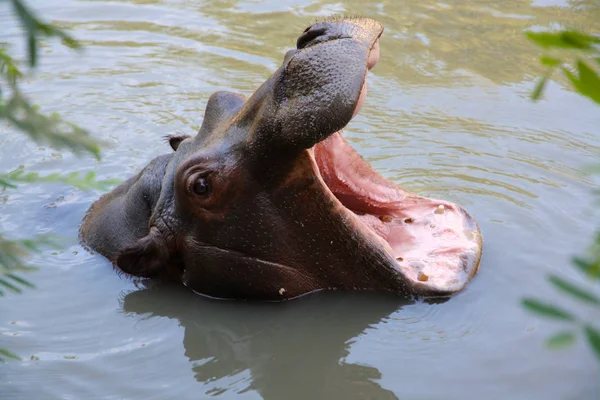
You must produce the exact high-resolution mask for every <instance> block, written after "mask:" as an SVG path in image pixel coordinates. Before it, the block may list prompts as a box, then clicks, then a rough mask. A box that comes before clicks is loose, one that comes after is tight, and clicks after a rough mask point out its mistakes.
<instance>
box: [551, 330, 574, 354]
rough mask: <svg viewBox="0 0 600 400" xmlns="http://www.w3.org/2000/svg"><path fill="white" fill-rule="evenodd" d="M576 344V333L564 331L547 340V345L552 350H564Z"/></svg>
mask: <svg viewBox="0 0 600 400" xmlns="http://www.w3.org/2000/svg"><path fill="white" fill-rule="evenodd" d="M574 342H575V333H573V332H569V331H564V332H559V333H557V334H556V335H553V336H551V337H549V338H548V340H546V345H547V346H548V347H549V348H551V349H554V350H556V349H562V348H565V347H568V346H570V345H572V344H573V343H574Z"/></svg>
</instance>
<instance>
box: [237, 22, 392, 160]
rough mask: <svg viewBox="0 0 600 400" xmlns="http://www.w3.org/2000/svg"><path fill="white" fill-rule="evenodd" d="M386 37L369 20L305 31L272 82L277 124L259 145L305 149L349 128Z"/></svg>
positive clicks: (322, 24) (261, 137) (320, 25)
mask: <svg viewBox="0 0 600 400" xmlns="http://www.w3.org/2000/svg"><path fill="white" fill-rule="evenodd" d="M382 33H383V27H382V25H381V24H379V23H378V22H376V21H374V20H371V19H366V18H356V19H332V20H329V21H324V22H320V23H317V24H315V25H312V26H311V27H309V28H308V29H306V30H305V31H304V33H303V34H302V36H300V38H299V39H298V42H297V48H298V49H297V50H292V51H290V52H288V54H287V55H286V57H285V60H284V63H283V65H282V67H281V68H280V69H279V70H278V71H277V72H276V73H275V75H274V76H273V77H272V80H271V82H272V85H273V102H274V103H275V104H274V107H272V108H271V109H272V110H274V114H275V115H272V114H271V115H270V117H269V119H270V120H272V121H273V123H264V124H263V126H264V127H265V128H266V129H264V130H263V129H259V132H257V135H256V139H255V140H257V141H259V142H262V141H264V142H265V143H273V144H275V145H276V143H281V144H284V145H287V146H292V147H294V148H297V149H298V148H303V149H305V148H310V147H312V146H313V145H315V144H316V143H318V142H320V141H322V140H324V139H326V138H327V137H328V136H329V135H331V134H333V133H334V132H337V131H339V130H340V129H342V128H343V127H344V126H346V125H347V124H348V122H350V120H351V119H352V117H353V115H354V112H355V110H356V109H357V107H358V103H359V97H360V95H361V91H362V90H363V85H364V83H365V79H366V75H367V72H368V70H369V68H370V67H371V66H372V65H374V62H373V60H372V59H370V56H371V51H372V50H374V49H375V47H376V44H377V41H378V39H379V37H380V36H381V34H382ZM376 52H378V48H377V49H376V51H374V52H373V56H375V54H376ZM249 101H251V100H249ZM267 110H268V109H267ZM267 113H268V111H267Z"/></svg>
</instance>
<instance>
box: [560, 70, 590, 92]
mask: <svg viewBox="0 0 600 400" xmlns="http://www.w3.org/2000/svg"><path fill="white" fill-rule="evenodd" d="M561 70H562V72H563V74H565V76H566V77H567V79H569V81H570V82H571V84H572V85H573V87H574V88H575V90H577V92H579V93H580V94H584V92H585V87H583V86H582V84H581V82H580V81H579V78H578V77H577V76H575V74H574V73H572V72H571V71H569V70H568V69H567V68H565V67H562V68H561Z"/></svg>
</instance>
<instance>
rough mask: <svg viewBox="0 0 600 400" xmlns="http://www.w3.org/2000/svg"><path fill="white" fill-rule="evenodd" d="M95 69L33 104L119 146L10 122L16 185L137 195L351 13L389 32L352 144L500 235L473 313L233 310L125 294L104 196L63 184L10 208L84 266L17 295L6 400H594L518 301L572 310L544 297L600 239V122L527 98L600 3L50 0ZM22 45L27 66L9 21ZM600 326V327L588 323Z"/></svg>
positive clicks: (565, 105) (57, 68)
mask: <svg viewBox="0 0 600 400" xmlns="http://www.w3.org/2000/svg"><path fill="white" fill-rule="evenodd" d="M31 3H32V4H33V5H35V8H36V9H37V10H38V11H39V12H40V13H41V15H43V16H45V17H46V18H48V19H50V20H52V21H54V22H55V23H57V24H60V25H61V26H63V27H65V28H68V29H70V30H71V31H72V33H73V34H74V36H75V37H77V38H78V39H80V40H82V41H83V43H84V45H85V52H84V53H83V54H82V55H80V56H78V55H76V54H73V53H72V52H70V51H69V50H67V49H65V48H63V47H61V46H59V45H58V44H56V43H52V42H49V43H47V44H46V45H45V46H44V49H43V56H42V65H41V67H40V69H39V73H38V75H37V76H36V78H35V79H30V80H28V81H27V84H26V85H25V89H26V91H27V93H28V94H29V95H30V96H31V98H32V99H34V101H35V102H36V103H39V104H40V105H41V106H42V109H43V110H44V111H47V112H52V111H59V112H61V113H62V114H63V116H64V117H65V118H66V119H68V120H70V121H73V122H75V123H78V124H80V125H82V126H84V127H86V128H88V129H89V130H90V131H92V132H93V133H94V135H95V136H96V137H98V138H99V139H102V140H105V141H106V142H108V144H109V147H107V148H105V150H104V153H103V159H102V161H100V162H96V161H95V160H93V159H91V158H76V157H73V156H72V155H70V154H67V153H60V152H58V151H56V150H53V149H51V148H48V147H40V146H37V145H35V144H32V143H30V142H27V141H25V140H24V139H23V136H21V135H19V134H16V133H15V132H14V131H13V130H11V129H9V128H8V127H7V126H5V125H0V170H1V171H8V170H11V169H13V168H15V167H16V166H18V165H24V166H25V167H26V168H27V169H28V170H31V171H44V172H48V173H49V172H55V171H59V172H65V171H91V170H94V171H97V173H98V175H99V178H100V179H108V178H118V179H126V178H127V177H129V176H130V175H132V174H134V173H135V172H136V171H139V170H140V169H141V168H142V167H143V166H144V165H145V164H146V163H147V162H148V161H149V160H151V159H152V158H153V157H155V156H157V155H159V154H163V153H165V152H167V151H169V148H168V146H167V145H166V144H165V143H164V141H163V139H162V137H163V136H164V135H166V134H169V133H174V132H183V133H193V132H194V131H195V130H196V129H197V128H198V126H199V125H200V123H201V122H202V115H203V111H204V107H205V104H206V101H207V99H208V97H209V96H210V95H211V94H212V93H213V92H215V91H217V90H222V89H226V90H233V91H237V92H240V93H243V94H245V95H249V94H251V93H252V92H253V91H254V90H255V89H256V88H257V87H258V85H260V84H261V83H262V82H263V81H264V80H265V79H266V78H267V77H268V76H269V75H270V74H271V73H272V72H273V71H274V70H275V68H277V66H278V65H279V64H280V62H281V61H282V59H283V55H284V54H285V51H286V50H287V49H289V48H291V47H293V46H294V43H295V39H296V37H297V36H298V35H299V33H300V32H302V30H303V29H304V28H305V27H306V26H307V25H308V24H310V23H311V22H312V21H314V20H315V19H316V18H320V17H323V16H326V15H329V14H332V13H344V14H362V15H367V16H371V17H374V18H376V19H378V20H380V21H381V22H383V23H384V24H385V34H384V36H383V38H382V41H381V49H382V58H381V60H380V63H379V64H378V65H377V67H376V68H375V69H374V70H373V71H372V74H370V76H369V85H370V87H369V97H368V99H367V104H366V106H365V108H363V110H362V111H361V114H360V115H359V116H358V117H357V118H356V119H355V120H354V121H353V122H352V123H351V124H350V125H349V126H348V128H347V129H346V131H345V134H346V136H347V137H348V139H349V141H350V142H351V143H352V145H353V146H354V147H355V148H356V149H357V150H358V151H359V152H360V153H361V154H362V155H363V156H364V157H365V158H366V159H367V160H368V161H369V162H371V163H372V165H374V166H375V168H376V169H377V170H378V171H380V172H381V173H382V174H384V175H385V176H386V177H388V178H390V179H392V180H394V181H395V182H397V183H399V184H401V185H403V186H404V187H406V188H407V189H409V190H413V191H416V192H418V193H421V194H424V195H426V196H430V197H435V198H444V199H448V200H451V201H456V202H458V203H460V204H462V205H463V206H465V207H466V208H467V209H468V210H469V211H470V212H471V213H472V214H473V215H474V216H475V217H476V218H477V220H478V222H479V224H480V226H481V230H482V233H483V237H484V240H485V247H484V257H483V260H482V264H481V270H480V273H479V274H478V275H477V277H476V278H475V279H474V280H473V281H472V283H471V284H470V285H469V286H468V288H467V289H466V290H465V291H464V292H463V293H461V294H459V295H457V296H455V297H453V298H452V299H451V300H450V301H447V302H440V303H434V304H432V303H425V302H423V301H407V300H403V299H400V298H397V297H393V296H380V295H373V294H342V293H334V294H319V295H315V296H310V297H307V298H304V299H301V300H298V301H293V302H287V303H285V304H246V303H237V302H217V301H211V300H207V299H204V298H200V297H198V296H196V295H193V294H191V293H188V292H186V291H184V290H181V289H180V288H173V287H168V286H164V285H143V284H140V283H137V282H134V281H132V280H128V279H125V278H122V277H119V276H118V275H117V274H116V273H115V272H114V271H112V270H111V267H110V265H109V263H108V262H107V261H106V260H105V259H103V258H101V257H99V256H97V255H91V254H89V253H88V252H86V251H84V250H83V249H82V247H81V246H80V245H79V244H78V242H77V238H76V235H77V230H78V225H79V221H80V219H81V217H82V216H83V214H84V212H85V210H86V209H87V208H88V207H89V205H90V204H91V203H92V202H93V201H94V200H95V199H96V198H97V197H98V196H99V195H100V193H98V192H91V193H83V192H80V191H78V190H76V189H73V188H70V187H66V186H62V185H44V186H41V185H38V186H23V187H21V188H20V189H19V190H18V191H11V192H5V193H3V194H1V195H0V196H1V197H0V229H1V231H2V232H6V233H7V234H9V235H11V236H12V237H28V236H31V235H34V234H41V233H59V234H61V235H64V236H66V237H67V238H68V241H67V244H66V246H65V248H64V250H62V251H47V252H44V253H42V254H41V255H39V256H36V257H35V258H34V259H32V261H31V262H32V264H35V265H39V266H41V270H40V271H39V272H36V273H34V274H31V275H29V276H28V278H29V279H31V280H32V281H33V282H34V283H35V284H36V286H37V289H36V290H29V291H27V292H26V293H25V294H23V295H19V296H17V295H10V296H8V297H6V298H3V299H2V300H0V334H1V335H0V347H8V348H10V349H12V350H13V351H14V352H15V353H17V354H19V355H20V356H21V357H23V358H24V359H25V360H26V361H24V362H20V363H17V362H12V363H9V364H3V365H0V393H1V395H0V397H1V398H2V399H4V398H6V399H80V398H90V399H122V398H127V399H167V398H171V399H197V398H207V397H210V396H220V397H221V398H247V399H260V398H264V399H318V398H328V399H359V398H360V399H365V398H377V399H479V398H489V399H506V398H510V399H528V400H529V399H594V398H598V397H599V396H600V381H599V379H598V376H599V373H600V369H599V367H598V363H597V361H596V360H595V359H594V357H593V355H592V352H591V351H590V350H589V349H588V348H587V345H586V344H585V343H584V342H582V341H579V342H578V343H577V345H576V346H575V347H574V348H572V349H569V350H567V351H558V352H551V351H548V350H547V349H545V348H544V345H543V341H544V339H545V338H546V337H548V336H549V335H551V334H553V333H555V332H557V331H559V330H560V329H563V328H564V327H563V326H562V325H560V324H556V323H554V322H549V321H544V320H539V319H537V318H534V317H532V316H531V315H529V314H527V313H525V312H524V311H523V310H522V308H521V307H520V306H519V301H520V299H521V298H522V297H523V296H531V295H533V296H537V297H540V298H544V299H554V300H556V301H559V302H564V303H565V304H566V306H574V304H572V303H569V302H567V300H565V299H563V298H561V297H557V295H556V293H555V291H554V290H553V289H552V288H551V287H550V286H549V284H548V283H547V281H546V280H545V276H546V275H547V274H548V273H558V274H561V275H562V276H566V277H568V278H570V279H573V280H575V281H581V278H580V277H579V276H577V275H575V274H574V272H573V271H572V268H570V267H569V260H570V257H571V256H572V255H573V254H576V253H578V252H580V251H582V250H583V249H584V248H585V246H586V244H587V243H588V238H589V237H590V235H591V233H592V232H593V231H594V229H595V227H596V226H597V225H598V224H597V221H598V216H599V215H598V212H597V211H595V209H594V206H593V201H594V200H595V198H594V196H593V195H592V191H593V190H594V189H596V188H597V185H596V182H594V181H593V180H592V179H590V178H589V177H586V175H585V174H584V173H583V169H584V168H585V167H586V166H587V165H588V164H590V163H593V162H596V161H597V160H598V157H599V155H600V137H599V135H598V129H599V127H600V113H599V111H598V108H597V107H596V106H595V105H593V104H592V103H591V102H590V101H588V100H586V99H584V98H581V97H579V96H577V95H576V94H574V93H573V92H571V91H570V90H569V89H568V87H566V86H562V85H560V84H552V85H550V87H549V90H548V92H547V96H546V98H545V99H544V100H543V101H541V102H539V103H536V104H534V103H532V102H530V100H529V99H528V94H529V93H530V92H531V90H532V88H533V84H534V81H535V75H536V74H539V73H540V72H542V71H541V70H540V68H539V66H538V62H537V57H538V53H537V49H536V48H534V47H533V46H532V45H531V44H529V43H528V42H527V41H526V40H524V39H523V36H522V32H523V30H524V29H527V28H529V27H532V26H533V27H536V26H537V27H539V26H570V27H576V28H580V29H584V30H587V31H590V32H592V31H593V32H599V31H600V5H599V4H598V2H596V1H591V0H590V1H585V0H581V1H574V0H573V1H562V0H552V1H539V0H538V1H533V2H530V1H517V0H507V1H502V2H497V1H491V0H479V1H475V0H468V1H433V0H421V1H418V2H415V1H407V0H402V1H398V0H394V1H391V0H389V1H379V2H366V1H364V0H362V1H358V0H356V1H355V0H350V1H339V2H338V1H327V0H312V1H302V0H287V1H282V0H269V1H234V0H226V1H192V0H156V1H153V0H128V1H110V2H109V1H76V0H63V1H58V0H44V1H41V0H40V1H36V2H31ZM0 26H1V27H2V28H1V29H2V36H1V37H0V40H2V41H7V42H9V43H10V44H11V45H13V50H14V51H15V52H17V54H20V55H23V54H24V48H23V43H22V41H23V40H22V38H21V36H20V31H19V29H18V26H17V25H16V24H15V19H14V18H12V17H11V15H10V12H9V9H8V7H7V6H6V4H1V5H0ZM579 309H580V310H581V314H582V315H583V316H586V317H587V318H588V319H590V320H593V319H595V320H596V321H598V320H599V319H600V318H599V317H600V316H599V315H598V314H597V313H596V314H593V313H592V312H591V311H590V310H587V309H581V307H580V308H579Z"/></svg>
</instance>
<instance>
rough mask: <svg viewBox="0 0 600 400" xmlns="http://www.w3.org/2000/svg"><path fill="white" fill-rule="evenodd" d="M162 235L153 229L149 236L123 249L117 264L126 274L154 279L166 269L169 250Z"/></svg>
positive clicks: (117, 257) (118, 254) (116, 258)
mask: <svg viewBox="0 0 600 400" xmlns="http://www.w3.org/2000/svg"><path fill="white" fill-rule="evenodd" d="M159 236H160V233H158V231H157V230H156V228H152V230H151V231H150V233H149V234H148V235H147V236H144V237H143V238H141V239H139V240H138V241H137V242H135V243H134V244H133V245H131V246H129V247H127V248H125V249H122V250H121V251H119V252H118V253H117V256H116V257H115V264H116V265H117V267H119V269H120V270H122V271H123V272H125V273H126V274H129V275H133V276H139V277H144V278H152V277H156V276H157V275H159V274H160V272H162V270H163V269H164V267H165V262H166V254H167V249H166V246H165V244H164V241H163V240H161V238H159Z"/></svg>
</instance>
